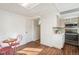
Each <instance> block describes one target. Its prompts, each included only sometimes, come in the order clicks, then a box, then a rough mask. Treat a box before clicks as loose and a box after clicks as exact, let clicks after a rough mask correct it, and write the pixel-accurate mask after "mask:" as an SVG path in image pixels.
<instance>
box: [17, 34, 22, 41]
mask: <svg viewBox="0 0 79 59" xmlns="http://www.w3.org/2000/svg"><path fill="white" fill-rule="evenodd" d="M22 38H23V36H22V34H19V35H18V36H17V42H21V41H22Z"/></svg>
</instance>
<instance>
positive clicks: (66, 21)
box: [65, 17, 79, 24]
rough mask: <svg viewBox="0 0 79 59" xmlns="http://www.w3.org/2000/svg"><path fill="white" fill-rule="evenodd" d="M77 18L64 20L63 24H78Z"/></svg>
mask: <svg viewBox="0 0 79 59" xmlns="http://www.w3.org/2000/svg"><path fill="white" fill-rule="evenodd" d="M78 19H79V18H78V17H77V18H70V19H65V24H78V22H79V21H78Z"/></svg>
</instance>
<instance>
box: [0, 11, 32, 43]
mask: <svg viewBox="0 0 79 59" xmlns="http://www.w3.org/2000/svg"><path fill="white" fill-rule="evenodd" d="M25 32H27V34H26V35H25V36H27V37H26V39H25V40H24V41H23V42H26V41H28V40H30V41H31V40H32V20H31V19H30V18H28V17H25V16H22V15H18V14H15V13H12V12H7V11H3V10H0V40H5V39H7V38H9V37H16V36H17V34H23V33H25Z"/></svg>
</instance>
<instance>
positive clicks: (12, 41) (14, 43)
mask: <svg viewBox="0 0 79 59" xmlns="http://www.w3.org/2000/svg"><path fill="white" fill-rule="evenodd" d="M16 41H17V39H13V38H10V39H7V40H4V41H3V43H8V44H9V46H10V47H11V48H12V47H13V46H14V48H13V51H12V52H13V54H15V52H16V45H17V43H16Z"/></svg>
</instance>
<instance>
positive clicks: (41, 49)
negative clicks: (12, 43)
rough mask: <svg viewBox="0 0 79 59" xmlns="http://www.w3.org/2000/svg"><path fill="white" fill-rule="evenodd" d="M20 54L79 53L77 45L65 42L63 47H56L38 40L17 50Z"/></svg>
mask: <svg viewBox="0 0 79 59" xmlns="http://www.w3.org/2000/svg"><path fill="white" fill-rule="evenodd" d="M17 54H19V55H20V54H21V55H79V47H76V46H72V45H69V44H65V46H64V48H63V49H57V48H53V47H48V46H45V45H41V44H39V42H38V41H36V42H30V43H28V44H27V46H26V48H24V49H22V50H19V51H17Z"/></svg>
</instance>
